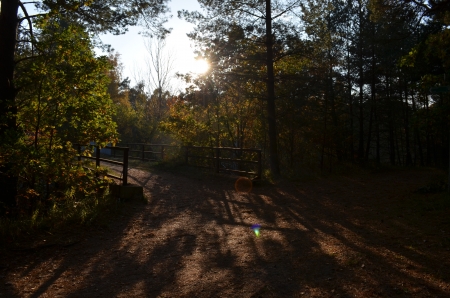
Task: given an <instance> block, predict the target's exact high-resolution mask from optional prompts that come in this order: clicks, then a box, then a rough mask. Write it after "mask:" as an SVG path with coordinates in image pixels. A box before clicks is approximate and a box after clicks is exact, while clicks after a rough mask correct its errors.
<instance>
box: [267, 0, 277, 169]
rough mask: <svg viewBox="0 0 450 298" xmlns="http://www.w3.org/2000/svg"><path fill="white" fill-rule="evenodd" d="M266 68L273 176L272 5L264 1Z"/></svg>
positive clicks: (275, 123) (275, 134) (275, 124)
mask: <svg viewBox="0 0 450 298" xmlns="http://www.w3.org/2000/svg"><path fill="white" fill-rule="evenodd" d="M265 21H266V67H267V83H266V85H267V118H268V119H267V120H268V126H269V159H270V170H271V171H272V174H273V175H274V176H279V175H280V164H279V160H278V149H277V121H276V109H275V75H274V69H273V60H274V59H273V58H274V54H273V34H272V4H271V0H266V20H265Z"/></svg>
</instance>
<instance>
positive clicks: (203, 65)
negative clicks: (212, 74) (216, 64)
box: [191, 59, 209, 74]
mask: <svg viewBox="0 0 450 298" xmlns="http://www.w3.org/2000/svg"><path fill="white" fill-rule="evenodd" d="M208 70H209V63H208V61H206V60H205V59H196V60H195V61H194V63H193V65H192V70H191V71H192V72H193V73H196V74H204V73H205V72H207V71H208Z"/></svg>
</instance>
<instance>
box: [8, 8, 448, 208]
mask: <svg viewBox="0 0 450 298" xmlns="http://www.w3.org/2000/svg"><path fill="white" fill-rule="evenodd" d="M198 2H199V3H200V4H201V7H202V11H200V12H197V11H187V10H186V11H179V12H178V17H180V18H183V19H185V20H187V21H189V22H191V23H193V24H195V27H194V28H195V29H194V30H193V31H192V32H191V33H189V37H190V38H191V40H192V41H193V43H194V44H195V50H196V55H197V56H198V57H200V58H203V59H205V60H207V61H208V62H209V64H210V69H209V70H208V71H207V72H206V73H204V74H201V75H192V74H177V75H178V78H179V79H180V80H184V82H185V83H186V85H187V87H186V89H185V90H184V91H183V92H180V93H174V92H173V89H172V88H171V86H170V80H169V78H168V74H169V70H170V69H171V68H173V67H174V66H173V65H172V64H171V61H170V59H169V58H166V56H165V55H164V51H165V50H167V49H166V48H165V47H164V37H165V36H166V35H167V34H170V30H168V29H166V28H164V22H165V21H166V18H167V12H168V6H167V1H107V0H103V1H102V0H90V1H75V0H73V1H56V0H44V1H37V2H36V3H35V2H30V3H27V2H22V1H18V0H2V1H1V19H0V104H1V107H0V111H1V112H0V121H1V125H0V140H1V141H0V144H1V145H0V172H1V179H0V186H1V188H2V190H3V195H2V198H1V200H0V204H1V210H2V211H1V213H2V214H3V215H5V214H11V213H14V212H13V211H12V210H16V209H17V206H18V204H19V203H20V202H22V207H23V206H26V208H25V207H23V208H25V209H27V210H28V211H27V212H28V213H33V212H34V211H33V210H38V209H40V208H43V209H44V210H49V209H51V208H52V206H55V204H56V205H58V204H64V202H66V201H70V200H73V199H76V200H80V199H83V198H89V197H92V196H94V197H96V196H97V195H98V193H99V189H102V188H104V187H106V186H105V185H107V184H108V183H109V182H108V181H107V179H106V177H105V179H103V180H102V179H100V180H98V179H93V177H94V175H96V176H98V175H99V172H102V171H104V170H103V169H97V171H94V172H89V171H86V170H85V169H84V168H83V167H81V166H80V165H79V164H78V165H77V164H76V163H74V162H73V161H74V159H75V156H76V154H77V152H76V151H75V149H74V147H73V145H74V144H77V143H81V144H87V143H90V142H95V143H96V144H98V145H100V146H105V145H106V144H119V143H167V144H173V145H201V146H217V147H235V148H258V149H262V150H263V164H264V169H265V173H266V174H265V175H266V176H268V177H295V176H296V175H298V174H299V173H304V172H309V171H321V172H332V171H333V169H335V168H336V167H338V166H339V165H340V164H347V163H348V164H355V165H359V166H361V167H380V166H400V167H435V168H439V169H443V170H446V169H448V166H449V152H450V148H449V140H450V126H449V115H450V110H449V109H450V96H449V90H450V82H449V80H450V70H449V68H450V64H449V63H450V57H449V55H450V52H449V48H450V29H449V25H450V1H424V0H414V1H407V0H358V1H347V0H305V1H298V0H272V1H271V0H249V1H235V0H227V1H223V0H220V1H219V0H199V1H198ZM30 5H36V9H38V11H40V12H41V13H38V14H36V15H30V14H29V13H28V10H27V8H26V6H30ZM136 24H141V25H143V26H145V27H146V28H147V35H148V36H151V38H150V37H149V38H150V40H151V42H152V45H151V46H150V48H149V51H150V53H151V58H150V62H151V63H150V64H149V66H148V68H149V69H148V70H149V73H151V74H150V75H149V76H150V77H148V78H141V79H142V80H141V81H139V82H138V83H136V85H135V86H131V83H130V80H129V79H128V78H124V77H123V75H122V71H121V69H122V67H123V66H122V65H121V61H120V54H119V53H115V52H113V51H110V52H109V54H108V55H104V56H98V55H96V54H95V51H94V49H95V48H96V47H104V48H107V45H104V44H102V43H101V41H100V40H99V38H98V36H99V35H98V34H100V33H103V32H112V33H114V34H121V33H124V32H125V31H126V30H127V27H128V26H131V25H136ZM85 154H90V153H89V152H88V151H86V152H85ZM22 207H21V208H22Z"/></svg>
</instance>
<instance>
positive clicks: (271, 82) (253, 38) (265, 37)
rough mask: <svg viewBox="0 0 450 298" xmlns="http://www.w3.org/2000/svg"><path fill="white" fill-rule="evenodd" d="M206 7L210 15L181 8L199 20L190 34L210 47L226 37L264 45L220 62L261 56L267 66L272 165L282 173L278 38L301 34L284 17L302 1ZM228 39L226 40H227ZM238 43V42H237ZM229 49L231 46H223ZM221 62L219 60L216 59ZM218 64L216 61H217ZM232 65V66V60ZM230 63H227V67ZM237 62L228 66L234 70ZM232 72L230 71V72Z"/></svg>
mask: <svg viewBox="0 0 450 298" xmlns="http://www.w3.org/2000/svg"><path fill="white" fill-rule="evenodd" d="M199 2H200V4H201V5H202V6H203V9H204V10H205V11H206V16H203V15H201V14H200V13H197V12H194V13H188V12H186V11H182V12H179V14H180V15H181V16H184V17H185V18H187V19H188V20H190V21H192V22H195V23H197V28H196V31H195V32H193V33H192V34H191V35H190V36H191V37H192V38H193V39H194V40H196V41H197V42H199V43H202V44H203V47H204V48H209V47H210V46H208V45H211V42H216V41H217V42H218V43H221V41H225V43H226V39H228V40H229V41H232V42H236V41H237V42H238V43H239V41H240V40H245V41H247V42H251V43H253V44H258V45H259V46H260V47H263V48H264V51H263V52H262V53H261V55H259V57H258V58H257V55H255V56H253V57H248V56H245V55H241V54H243V53H242V51H240V50H239V48H236V50H237V51H236V52H235V53H234V54H235V55H232V56H222V57H221V59H222V61H220V62H219V63H221V64H222V65H224V63H226V61H227V60H228V61H239V62H243V61H245V60H247V59H255V58H256V59H257V60H258V61H259V62H260V63H261V64H262V65H263V66H264V67H265V77H264V78H263V81H264V82H265V89H266V90H265V92H266V96H265V100H266V111H267V124H268V136H269V160H270V168H271V171H272V173H273V174H274V175H275V176H278V175H279V174H280V167H279V156H278V144H277V134H278V131H277V117H276V91H275V76H274V63H275V61H276V59H277V57H276V53H275V51H276V50H275V48H277V47H279V44H277V42H280V41H282V40H286V39H289V37H290V36H295V35H297V32H296V30H295V28H294V27H293V26H289V25H288V24H287V23H286V22H285V21H283V19H284V18H287V17H286V16H287V15H288V14H289V13H290V12H292V11H293V10H295V9H296V8H298V7H299V3H300V1H297V0H295V1H294V0H291V1H271V0H265V1H256V0H249V1H234V0H228V1H218V0H217V1H207V0H201V1H199ZM224 39H225V40H224ZM235 44H236V43H235ZM223 50H224V52H225V53H226V52H227V50H228V49H227V46H225V47H224V48H223ZM215 62H217V61H215ZM214 66H215V65H214ZM228 66H231V65H230V64H228ZM226 67H227V66H225V68H226ZM232 69H233V66H231V67H230V68H228V70H232ZM227 75H229V73H228V74H227Z"/></svg>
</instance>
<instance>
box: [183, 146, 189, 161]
mask: <svg viewBox="0 0 450 298" xmlns="http://www.w3.org/2000/svg"><path fill="white" fill-rule="evenodd" d="M184 149H185V155H184V156H185V163H186V165H188V164H189V148H188V146H185V147H184Z"/></svg>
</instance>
